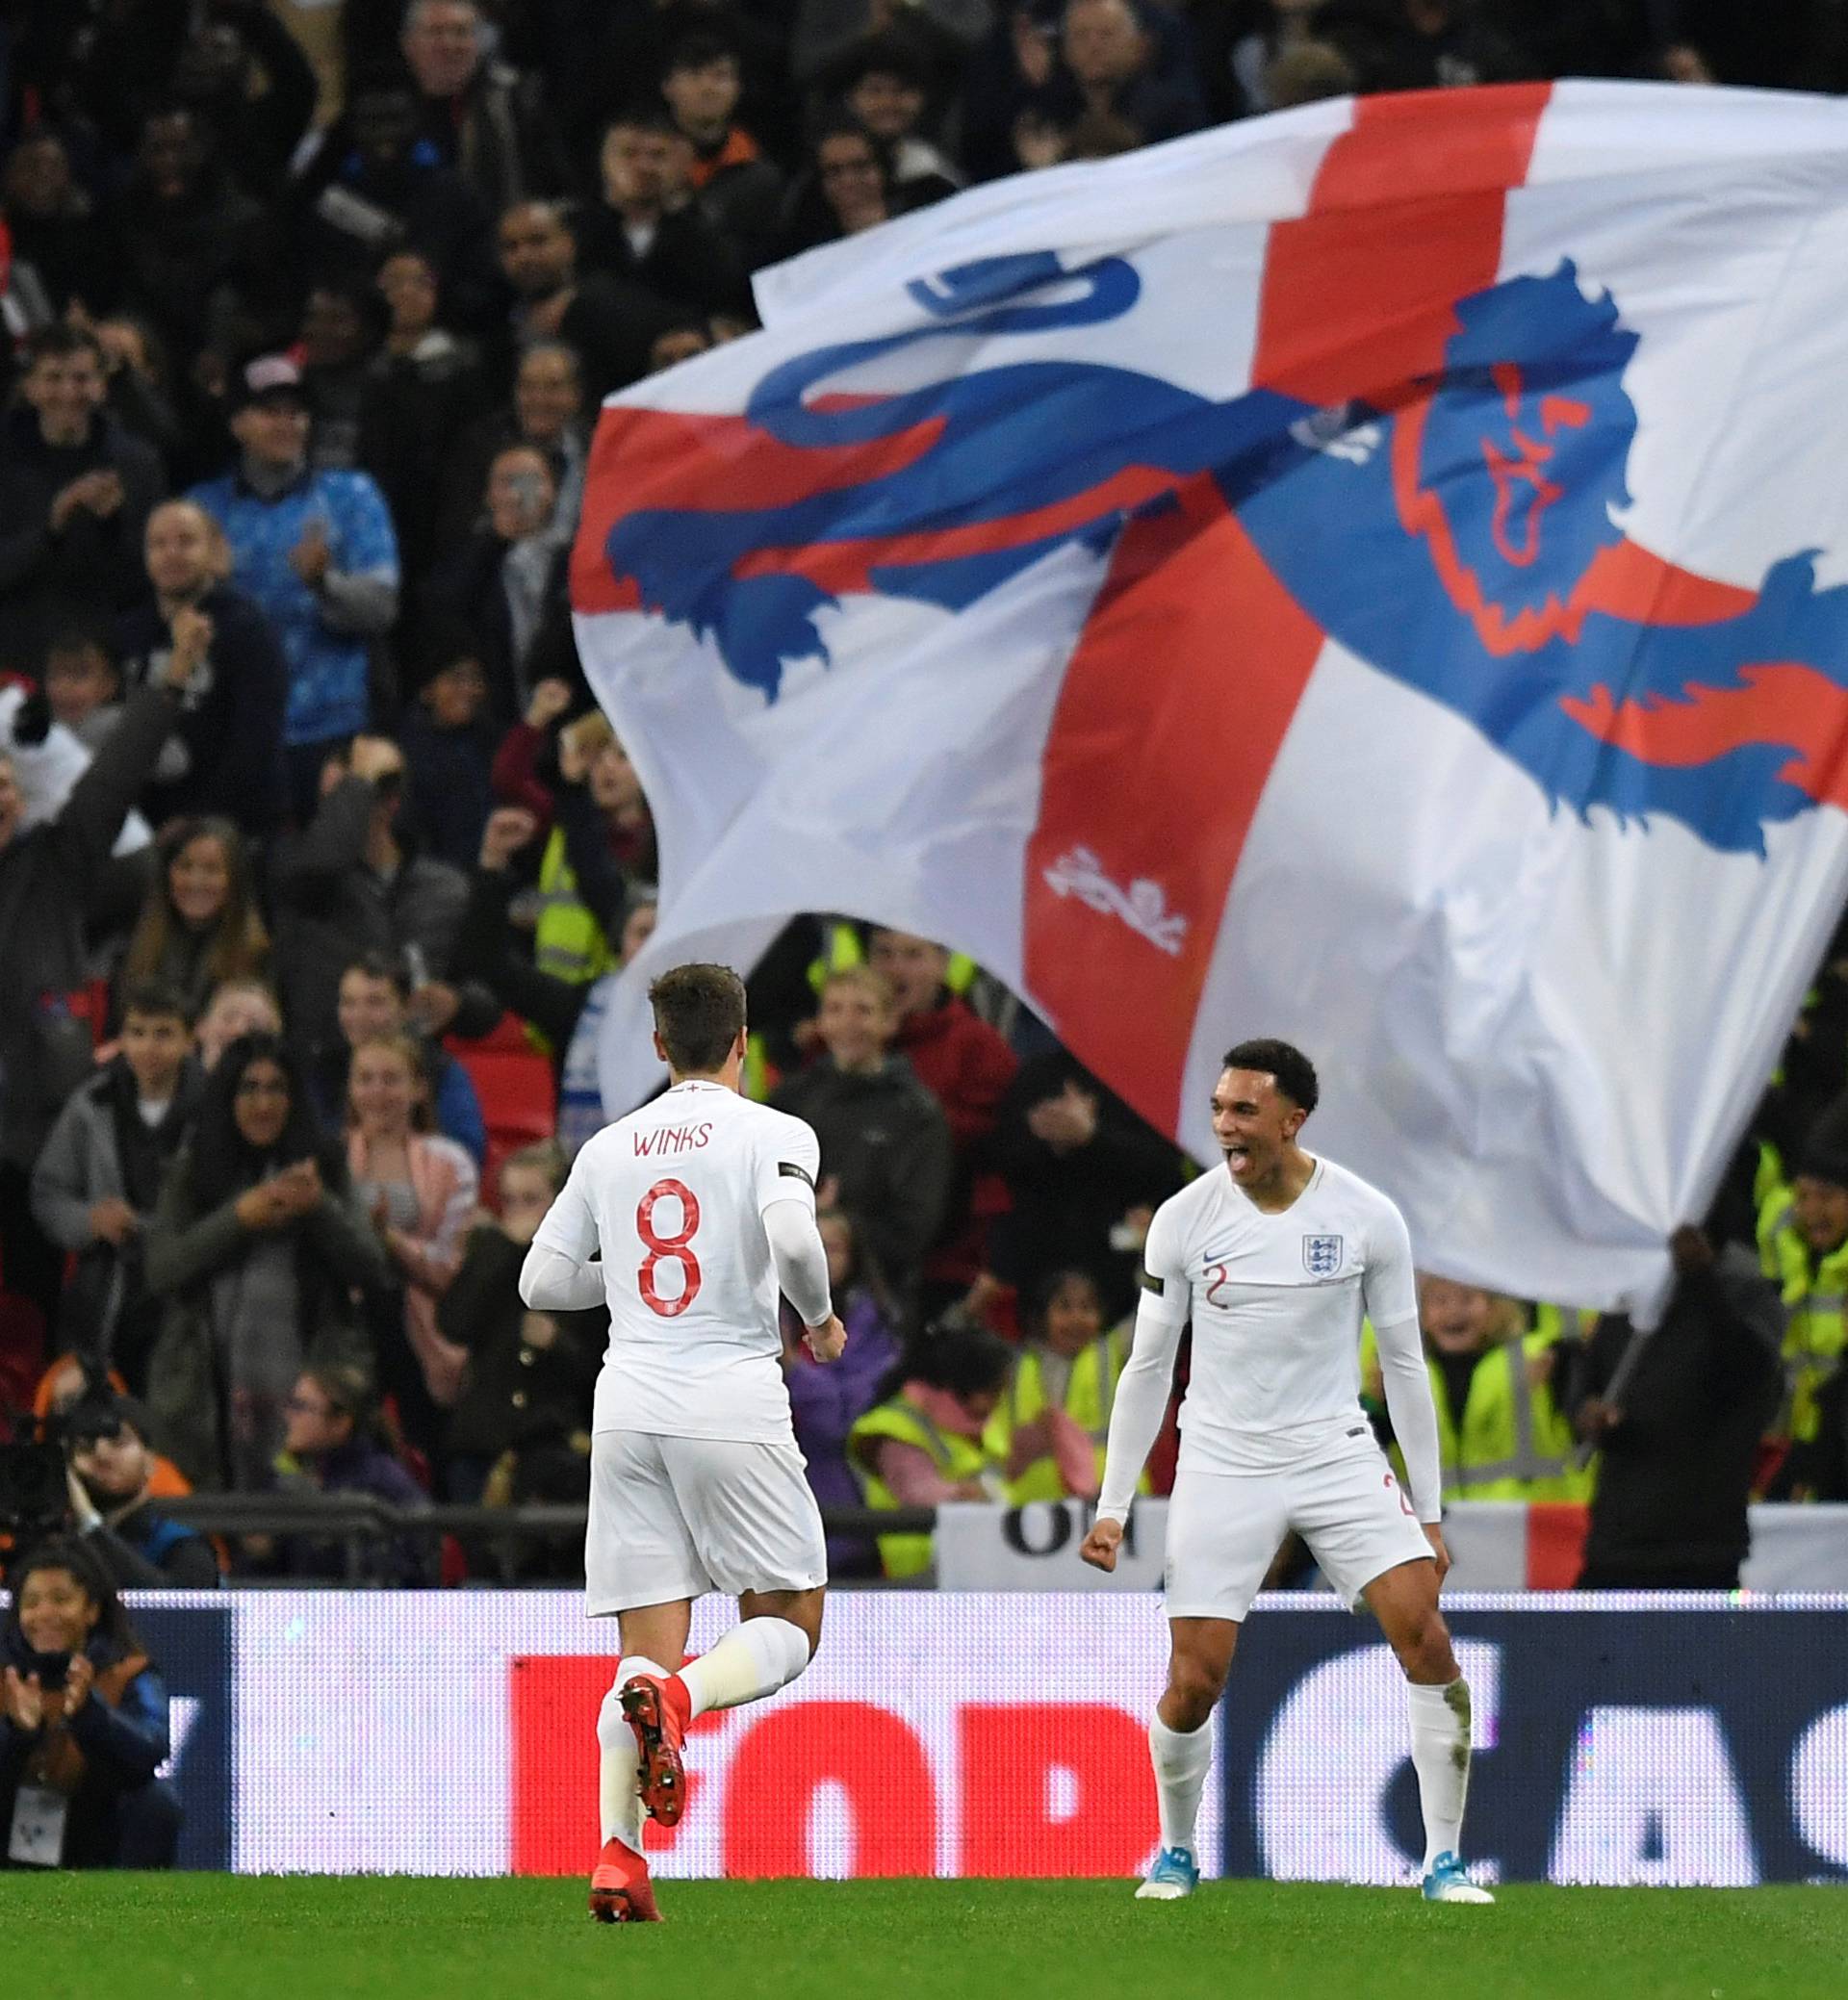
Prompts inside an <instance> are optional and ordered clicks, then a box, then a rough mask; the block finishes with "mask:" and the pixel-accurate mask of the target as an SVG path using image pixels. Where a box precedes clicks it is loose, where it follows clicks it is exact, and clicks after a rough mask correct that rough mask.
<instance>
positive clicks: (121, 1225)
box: [32, 980, 197, 1396]
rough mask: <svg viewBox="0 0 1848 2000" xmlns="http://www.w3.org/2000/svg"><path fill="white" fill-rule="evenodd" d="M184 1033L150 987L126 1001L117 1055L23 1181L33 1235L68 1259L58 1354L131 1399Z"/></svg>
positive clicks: (150, 1316) (180, 1094) (140, 1366)
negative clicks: (144, 1242)
mask: <svg viewBox="0 0 1848 2000" xmlns="http://www.w3.org/2000/svg"><path fill="white" fill-rule="evenodd" d="M191 1053H192V1023H191V1021H190V1020H189V1018H188V1015H187V1011H186V1005H185V1002H184V1001H183V1000H182V999H181V998H180V996H179V994H178V993H177V992H175V991H174V989H173V988H172V987H169V986H166V985H163V984H162V983H160V982H159V981H155V980H144V981H142V982H141V983H140V984H139V985H137V986H133V987H130V988H129V990H128V995H127V1000H126V1004H125V1006H124V1009H123V1018H122V1035H121V1053H120V1054H119V1055H117V1056H116V1060H115V1061H114V1062H113V1063H111V1064H109V1065H108V1067H107V1068H105V1069H104V1070H103V1071H102V1073H101V1074H100V1075H99V1076H97V1077H96V1078H95V1079H94V1081H93V1082H90V1083H89V1084H86V1085H85V1086H84V1087H83V1088H82V1089H81V1090H77V1091H76V1092H75V1093H74V1094H73V1095H72V1096H71V1097H70V1098H69V1100H68V1101H67V1102H66V1103H65V1105H64V1110H63V1111H62V1112H61V1113H60V1114H59V1116H58V1122H57V1123H56V1124H55V1125H54V1126H53V1127H52V1129H51V1136H50V1138H49V1139H48V1140H47V1141H45V1146H44V1150H43V1151H42V1152H41V1153H40V1154H39V1160H38V1164H37V1166H36V1167H34V1168H33V1174H32V1212H33V1215H34V1216H35V1217H36V1218H37V1219H38V1222H39V1227H40V1228H41V1229H42V1230H43V1231H44V1232H45V1234H46V1235H47V1236H48V1237H50V1238H51V1240H52V1242H53V1243H55V1244H58V1245H59V1246H60V1247H61V1248H62V1249H64V1250H66V1251H69V1252H70V1253H72V1254H73V1255H74V1256H75V1258H76V1260H77V1264H76V1269H75V1272H74V1274H73V1276H72V1277H71V1280H70V1282H69V1284H68V1285H67V1286H66V1288H65V1291H64V1299H63V1301H62V1303H61V1304H60V1307H59V1331H60V1334H61V1336H62V1340H63V1345H64V1346H66V1347H68V1348H70V1349H72V1350H73V1351H75V1352H77V1353H80V1354H82V1355H84V1356H85V1357H86V1358H87V1359H88V1360H90V1362H91V1363H92V1364H93V1365H94V1372H95V1373H96V1374H97V1375H98V1376H99V1377H100V1375H101V1372H102V1369H103V1367H104V1366H113V1367H114V1368H115V1369H116V1371H117V1372H118V1373H119V1374H120V1376H121V1378H122V1379H123V1381H124V1382H126V1384H127V1385H128V1387H129V1388H130V1389H131V1390H132V1391H133V1393H134V1394H135V1395H137V1396H140V1395H141V1393H142V1391H143V1389H144V1388H145V1385H146V1380H147V1360H148V1355H149V1353H150V1351H151V1350H152V1347H153V1345H154V1338H155V1335H156V1333H157V1332H158V1331H159V1325H160V1309H159V1307H158V1305H157V1304H156V1303H155V1302H154V1301H153V1300H152V1299H150V1298H149V1297H148V1295H147V1291H146V1287H145V1285H144V1283H143V1280H142V1273H141V1237H142V1233H143V1231H144V1230H145V1229H146V1227H147V1223H148V1219H149V1218H150V1217H151V1216H152V1214H153V1212H154V1207H155V1204H156V1202H157V1201H158V1199H159V1198H160V1192H161V1183H162V1181H163V1179H164V1178H165V1176H166V1173H167V1167H168V1166H169V1165H170V1163H171V1161H172V1159H173V1156H174V1154H175V1153H176V1152H177V1151H178V1150H179V1147H180V1142H181V1141H182V1140H183V1139H184V1138H185V1136H186V1131H187V1127H188V1125H189V1123H190V1121H191V1119H192V1108H193V1102H194V1099H195V1097H196V1095H197V1082H196V1077H195V1075H194V1073H193V1071H192V1065H191V1064H190V1062H189V1060H188V1059H189V1057H190V1055H191Z"/></svg>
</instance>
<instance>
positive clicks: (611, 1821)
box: [597, 1655, 666, 1854]
mask: <svg viewBox="0 0 1848 2000" xmlns="http://www.w3.org/2000/svg"><path fill="white" fill-rule="evenodd" d="M665 1671H666V1670H665V1669H664V1668H661V1667H657V1666H656V1665H655V1662H654V1661H653V1660H652V1659H642V1658H640V1657H639V1656H637V1655H631V1656H630V1657H629V1658H628V1659H619V1660H618V1661H617V1662H616V1678H615V1679H614V1680H612V1681H611V1682H610V1684H609V1692H608V1693H607V1694H606V1695H605V1696H604V1697H603V1706H602V1707H601V1708H599V1709H598V1711H597V1806H598V1811H599V1815H600V1817H601V1819H602V1822H603V1839H604V1841H605V1842H608V1841H611V1840H620V1841H621V1842H622V1843H623V1845H624V1846H625V1847H627V1848H629V1850H630V1851H631V1852H632V1853H635V1854H640V1853H641V1851H642V1822H643V1820H644V1819H646V1818H647V1816H648V1813H647V1808H645V1807H644V1806H643V1805H642V1787H641V1780H640V1775H639V1773H640V1764H641V1755H640V1753H639V1752H638V1751H637V1750H636V1748H635V1731H633V1730H631V1729H630V1728H629V1718H628V1717H627V1716H626V1715H625V1714H624V1713H623V1706H622V1704H621V1702H619V1701H618V1700H617V1696H618V1694H619V1693H620V1692H621V1690H622V1685H623V1682H624V1681H625V1680H627V1679H629V1677H630V1676H631V1675H633V1674H664V1673H665Z"/></svg>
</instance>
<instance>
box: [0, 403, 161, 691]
mask: <svg viewBox="0 0 1848 2000" xmlns="http://www.w3.org/2000/svg"><path fill="white" fill-rule="evenodd" d="M87 473H115V474H116V475H117V476H118V477H119V478H120V480H121V482H122V501H121V504H120V505H119V506H118V507H116V510H115V511H114V512H113V513H111V514H107V515H99V514H96V513H93V512H92V511H91V510H90V508H88V507H78V508H77V509H75V510H74V511H73V513H72V514H71V516H70V518H69V520H68V521H66V522H65V524H64V526H63V527H62V528H61V529H59V530H58V531H57V532H56V533H54V532H53V530H52V526H51V503H52V501H53V500H56V499H57V498H58V496H59V494H60V493H62V492H63V491H64V488H65V487H66V486H68V485H69V484H70V483H71V481H72V480H73V479H77V478H81V477H82V476H83V475H84V474H87ZM161 491H162V475H161V462H160V459H159V457H158V455H157V454H156V453H155V451H154V450H153V449H152V448H151V447H150V446H147V445H144V444H143V443H142V442H141V439H140V438H137V437H131V436H130V435H129V433H128V432H127V431H126V430H124V429H123V428H122V426H121V425H120V424H119V423H116V420H115V418H114V417H110V416H107V415H99V416H97V417H96V418H95V420H94V421H93V422H92V423H91V424H90V435H89V436H88V437H87V438H85V439H84V441H83V442H82V443H81V444H78V445H48V444H47V443H46V442H45V439H44V436H43V433H42V432H41V431H40V430H39V418H38V415H37V413H36V412H35V411H33V410H31V409H29V408H24V407H22V408H20V409H17V410H14V411H13V415H12V416H11V418H9V419H8V420H7V423H6V425H5V428H4V430H3V431H0V670H8V671H12V672H15V673H32V674H36V673H37V672H38V668H39V651H40V649H41V648H42V647H43V645H44V643H45V641H46V639H48V638H49V637H50V636H51V634H52V631H53V629H54V628H55V627H56V625H57V623H58V621H59V619H60V617H61V616H63V615H67V614H68V613H69V611H70V610H71V609H72V608H74V607H82V608H84V609H86V610H88V611H90V613H92V614H100V615H101V616H103V617H104V618H113V617H114V616H115V615H116V613H117V612H118V611H122V610H125V609H126V608H127V607H128V606H129V605H131V604H133V603H136V602H137V600H138V599H140V598H141V597H142V596H144V595H145V594H146V591H147V577H146V572H145V571H144V570H143V568H142V565H141V532H142V530H143V528H145V526H147V517H148V514H149V513H150V511H151V510H152V508H153V506H154V503H155V501H156V500H159V499H160V497H161Z"/></svg>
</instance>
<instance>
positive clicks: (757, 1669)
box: [680, 1618, 809, 1715]
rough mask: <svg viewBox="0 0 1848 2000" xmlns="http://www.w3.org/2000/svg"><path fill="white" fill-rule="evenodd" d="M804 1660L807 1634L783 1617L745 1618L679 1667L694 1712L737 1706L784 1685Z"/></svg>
mask: <svg viewBox="0 0 1848 2000" xmlns="http://www.w3.org/2000/svg"><path fill="white" fill-rule="evenodd" d="M808 1664H809V1634H808V1633H807V1632H805V1631H804V1630H803V1629H802V1628H801V1627H800V1626H796V1625H791V1624H790V1623H789V1621H788V1620H787V1619H786V1618H747V1619H746V1620H745V1621H744V1622H743V1623H742V1624H741V1625H734V1626H733V1627H732V1629H731V1630H730V1631H729V1632H727V1633H726V1635H725V1637H724V1638H723V1639H721V1640H720V1641H719V1643H718V1644H717V1645H716V1646H714V1647H713V1648H712V1650H711V1651H710V1652H709V1653H705V1654H701V1655H700V1657H699V1658H698V1659H696V1660H693V1661H691V1662H690V1663H689V1664H688V1665H686V1666H684V1667H682V1668H681V1669H680V1681H681V1684H682V1685H683V1686H684V1687H685V1689H686V1691H687V1693H688V1694H689V1695H691V1696H692V1697H693V1713H694V1714H695V1715H704V1714H705V1713H706V1710H707V1709H709V1708H737V1707H740V1706H742V1705H743V1704H744V1703H746V1702H760V1701H762V1699H763V1698H764V1696H765V1695H773V1694H775V1693H776V1691H777V1689H778V1688H780V1687H787V1686H788V1685H789V1683H790V1681H792V1680H793V1679H795V1678H796V1676H797V1675H798V1674H800V1673H801V1672H802V1670H803V1668H804V1667H806V1666H807V1665H808Z"/></svg>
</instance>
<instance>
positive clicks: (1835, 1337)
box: [1758, 1188, 1848, 1444]
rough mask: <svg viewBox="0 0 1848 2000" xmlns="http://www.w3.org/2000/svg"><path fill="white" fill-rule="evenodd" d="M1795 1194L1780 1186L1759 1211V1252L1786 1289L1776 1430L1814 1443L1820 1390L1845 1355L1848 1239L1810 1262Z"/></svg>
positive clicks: (1768, 1274) (1767, 1268)
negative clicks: (1799, 1226)
mask: <svg viewBox="0 0 1848 2000" xmlns="http://www.w3.org/2000/svg"><path fill="white" fill-rule="evenodd" d="M1794 1202H1795V1197H1794V1196H1793V1195H1792V1194H1791V1192H1790V1190H1789V1189H1788V1188H1779V1189H1778V1190H1777V1191H1776V1192H1774V1193H1773V1194H1772V1196H1771V1198H1770V1199H1769V1200H1768V1201H1767V1202H1766V1203H1765V1205H1764V1207H1763V1209H1762V1210H1761V1211H1760V1212H1759V1216H1758V1254H1759V1257H1760V1259H1761V1261H1762V1263H1763V1268H1764V1274H1765V1276H1766V1277H1768V1278H1773V1279H1775V1280H1776V1281H1777V1282H1778V1284H1779V1286H1780V1287H1781V1289H1782V1291H1783V1294H1784V1311H1785V1314H1786V1318H1785V1321H1784V1407H1783V1409H1782V1410H1781V1411H1780V1413H1779V1416H1778V1422H1777V1425H1776V1428H1777V1431H1778V1432H1779V1434H1780V1435H1784V1436H1788V1437H1790V1438H1791V1439H1793V1440H1794V1441H1795V1442H1796V1443H1798V1444H1809V1443H1810V1442H1811V1441H1812V1440H1813V1439H1814V1437H1815V1435H1816V1430H1817V1425H1818V1421H1819V1420H1818V1418H1817V1414H1816V1392H1817V1391H1818V1390H1819V1389H1820V1388H1821V1387H1822V1385H1823V1383H1824V1382H1825V1381H1826V1380H1827V1379H1828V1377H1829V1374H1830V1372H1831V1371H1832V1370H1833V1369H1834V1368H1835V1363H1836V1362H1837V1361H1838V1360H1839V1359H1840V1357H1841V1351H1842V1347H1843V1345H1844V1338H1843V1334H1844V1323H1843V1315H1842V1306H1843V1303H1844V1300H1845V1299H1848V1244H1842V1245H1841V1247H1840V1248H1839V1249H1837V1250H1831V1251H1830V1253H1829V1254H1828V1256H1826V1257H1824V1258H1821V1259H1820V1260H1818V1261H1817V1262H1816V1263H1815V1265H1814V1267H1813V1268H1812V1267H1811V1263H1810V1257H1811V1252H1810V1249H1809V1244H1807V1243H1805V1242H1804V1240H1803V1237H1802V1235H1801V1234H1800V1232H1799V1231H1798V1229H1797V1223H1796V1216H1795V1213H1794Z"/></svg>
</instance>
